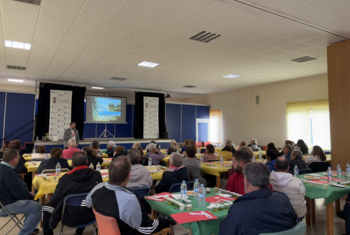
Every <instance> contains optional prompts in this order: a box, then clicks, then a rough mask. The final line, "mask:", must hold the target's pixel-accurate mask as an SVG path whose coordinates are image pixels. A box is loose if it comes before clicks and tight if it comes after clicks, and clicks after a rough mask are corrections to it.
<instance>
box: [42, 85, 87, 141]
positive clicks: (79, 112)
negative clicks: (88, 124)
mask: <svg viewBox="0 0 350 235" xmlns="http://www.w3.org/2000/svg"><path fill="white" fill-rule="evenodd" d="M39 87H40V90H39V102H38V115H37V122H36V123H37V125H36V126H35V134H36V136H39V138H41V136H43V135H45V133H48V132H49V127H50V90H66V91H73V93H72V111H71V114H72V117H71V118H72V119H71V121H72V122H75V123H76V124H77V126H76V128H77V130H78V131H79V137H80V139H82V137H83V133H84V99H85V92H86V88H85V87H77V86H66V85H59V84H52V83H42V82H41V83H40V86H39ZM67 128H69V126H67V127H66V129H67ZM36 136H35V138H36Z"/></svg>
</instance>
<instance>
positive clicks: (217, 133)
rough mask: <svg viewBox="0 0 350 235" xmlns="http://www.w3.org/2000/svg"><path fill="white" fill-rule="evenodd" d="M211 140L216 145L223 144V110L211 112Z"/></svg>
mask: <svg viewBox="0 0 350 235" xmlns="http://www.w3.org/2000/svg"><path fill="white" fill-rule="evenodd" d="M209 116H210V138H209V141H210V142H211V143H214V144H221V109H211V110H210V114H209Z"/></svg>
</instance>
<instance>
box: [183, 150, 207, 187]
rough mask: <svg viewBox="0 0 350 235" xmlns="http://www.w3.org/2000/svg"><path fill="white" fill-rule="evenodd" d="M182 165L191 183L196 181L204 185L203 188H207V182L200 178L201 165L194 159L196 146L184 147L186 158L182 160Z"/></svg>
mask: <svg viewBox="0 0 350 235" xmlns="http://www.w3.org/2000/svg"><path fill="white" fill-rule="evenodd" d="M182 165H183V166H185V167H187V170H188V172H189V173H190V176H191V177H190V178H191V180H192V181H195V180H196V179H198V182H199V183H200V184H204V187H206V186H207V181H206V180H205V179H204V178H203V177H202V168H201V164H200V163H199V161H198V160H197V159H196V146H194V145H188V146H187V147H186V158H185V159H184V160H183V163H182Z"/></svg>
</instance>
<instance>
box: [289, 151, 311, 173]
mask: <svg viewBox="0 0 350 235" xmlns="http://www.w3.org/2000/svg"><path fill="white" fill-rule="evenodd" d="M289 166H290V170H291V171H293V170H294V167H295V166H298V169H299V170H301V169H306V168H307V165H306V163H305V162H304V160H303V153H302V152H301V151H300V150H299V149H294V150H293V151H292V154H291V161H290V162H289Z"/></svg>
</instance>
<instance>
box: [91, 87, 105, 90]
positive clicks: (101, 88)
mask: <svg viewBox="0 0 350 235" xmlns="http://www.w3.org/2000/svg"><path fill="white" fill-rule="evenodd" d="M91 88H92V89H99V90H103V89H104V88H103V87H99V86H93V87H91Z"/></svg>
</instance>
